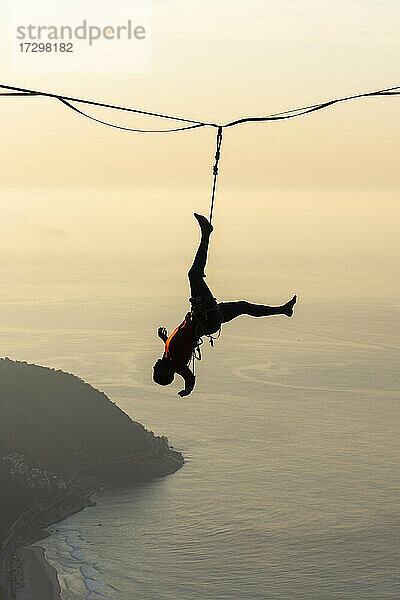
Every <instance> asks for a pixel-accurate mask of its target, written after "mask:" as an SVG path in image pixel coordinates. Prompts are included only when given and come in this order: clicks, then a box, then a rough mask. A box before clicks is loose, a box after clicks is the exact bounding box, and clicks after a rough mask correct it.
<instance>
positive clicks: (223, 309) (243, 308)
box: [218, 296, 297, 323]
mask: <svg viewBox="0 0 400 600" xmlns="http://www.w3.org/2000/svg"><path fill="white" fill-rule="evenodd" d="M296 300H297V298H296V296H293V298H292V299H291V300H289V302H286V304H283V305H282V306H265V305H263V304H252V303H251V302H246V300H240V301H239V302H220V303H219V304H218V308H219V310H220V313H221V316H222V319H223V320H222V322H223V323H228V321H232V319H236V317H239V316H240V315H250V316H251V317H269V316H271V315H286V316H287V317H291V316H292V315H293V306H294V304H295V303H296Z"/></svg>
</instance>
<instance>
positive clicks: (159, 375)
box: [153, 213, 297, 396]
mask: <svg viewBox="0 0 400 600" xmlns="http://www.w3.org/2000/svg"><path fill="white" fill-rule="evenodd" d="M194 216H195V218H196V219H197V221H198V223H199V225H200V229H201V240H200V245H199V248H198V250H197V253H196V256H195V258H194V261H193V264H192V266H191V267H190V270H189V272H188V277H189V283H190V293H191V295H192V297H191V298H190V303H191V305H192V310H191V311H190V312H188V313H187V315H186V316H185V319H184V320H183V322H182V323H181V324H180V325H179V326H178V327H177V328H176V329H175V330H174V331H173V332H172V334H171V335H170V336H168V333H167V330H166V329H165V328H164V327H159V329H158V336H159V337H160V338H161V339H162V341H163V342H164V344H165V350H164V354H163V357H162V358H161V359H159V360H157V362H156V364H155V365H154V367H153V380H154V381H155V382H156V383H158V384H159V385H169V384H170V383H172V381H173V380H174V377H175V373H177V374H178V375H180V376H181V377H182V378H183V380H184V382H185V388H184V389H183V390H181V391H180V392H178V394H179V396H188V395H189V394H190V393H191V391H192V390H193V388H194V384H195V376H194V374H193V372H192V371H191V370H190V368H189V363H190V360H191V358H192V355H193V352H194V350H195V348H196V347H197V346H198V345H199V340H200V338H201V337H202V336H204V335H208V336H212V334H214V333H217V332H218V331H219V330H220V328H221V325H222V323H227V322H228V321H232V319H235V318H236V317H239V316H240V315H250V316H252V317H268V316H270V315H286V316H287V317H291V316H292V315H293V306H294V304H295V303H296V299H297V298H296V296H293V298H292V299H291V300H289V302H286V304H283V305H282V306H265V305H263V304H252V303H251V302H247V301H245V300H240V301H238V302H217V301H216V299H215V298H214V296H213V295H212V293H211V291H210V289H209V287H208V285H207V284H206V282H205V281H204V278H205V274H204V269H205V266H206V262H207V252H208V245H209V241H210V234H211V232H212V230H213V226H212V225H211V223H210V222H209V221H208V220H207V219H206V217H204V216H203V215H199V214H197V213H194Z"/></svg>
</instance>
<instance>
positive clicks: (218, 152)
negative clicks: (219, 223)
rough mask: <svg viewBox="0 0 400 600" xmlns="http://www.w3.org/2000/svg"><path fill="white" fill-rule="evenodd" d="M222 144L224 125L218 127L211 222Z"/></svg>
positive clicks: (211, 213)
mask: <svg viewBox="0 0 400 600" xmlns="http://www.w3.org/2000/svg"><path fill="white" fill-rule="evenodd" d="M221 144H222V126H221V125H220V126H219V127H218V132H217V140H216V151H215V163H214V166H213V175H214V178H213V185H212V192H211V207H210V218H209V219H208V220H209V221H210V223H211V222H212V218H213V212H214V201H215V191H216V189H217V177H218V163H219V159H220V158H221Z"/></svg>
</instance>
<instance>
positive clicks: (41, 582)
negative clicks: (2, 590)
mask: <svg viewBox="0 0 400 600" xmlns="http://www.w3.org/2000/svg"><path fill="white" fill-rule="evenodd" d="M18 558H19V561H20V568H21V578H22V581H20V582H18V583H19V585H17V590H16V600H32V599H33V598H40V600H62V596H61V588H60V584H59V581H58V577H57V571H56V570H55V568H54V567H52V566H51V565H50V564H49V563H48V562H47V560H46V556H45V551H44V548H42V547H41V546H28V547H24V548H20V549H19V550H18Z"/></svg>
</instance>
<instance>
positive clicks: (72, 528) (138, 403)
mask: <svg viewBox="0 0 400 600" xmlns="http://www.w3.org/2000/svg"><path fill="white" fill-rule="evenodd" d="M305 287H306V286H305ZM21 290H22V288H21ZM24 290H25V291H20V294H19V302H17V301H16V300H15V298H14V299H9V301H3V304H2V311H3V312H2V314H3V318H2V327H1V330H2V340H3V347H4V348H7V354H8V355H9V356H10V358H15V359H19V360H27V361H28V362H36V363H37V364H45V365H48V366H54V367H57V368H63V369H64V370H66V371H69V372H73V373H75V374H77V375H79V376H81V377H83V378H84V379H85V380H86V381H88V382H89V383H91V384H92V385H94V386H95V387H97V388H99V389H101V390H103V391H104V392H105V393H106V394H107V395H108V396H109V397H110V398H111V399H112V400H113V401H116V402H117V403H118V404H119V405H120V406H121V407H122V408H123V409H124V410H125V411H126V412H127V413H128V414H129V415H130V416H131V417H132V418H133V419H135V420H138V421H139V422H141V423H142V424H143V425H145V426H146V427H147V428H149V429H152V430H153V431H154V432H155V433H156V434H164V435H167V436H168V438H169V442H170V444H171V445H172V446H173V447H174V448H176V449H178V450H180V451H181V452H182V453H183V454H184V457H185V461H186V462H185V465H184V467H183V468H182V469H181V470H180V471H178V472H177V473H175V474H173V475H170V476H167V477H165V478H160V479H156V480H153V481H147V482H143V483H140V484H138V485H128V484H127V485H119V486H116V487H113V488H109V489H105V490H103V491H101V492H99V493H98V494H96V496H95V497H94V499H95V500H96V502H97V506H96V507H94V508H87V509H85V510H84V511H83V512H81V513H79V514H76V515H73V516H71V517H69V518H68V519H66V520H65V521H63V522H62V523H59V524H56V525H54V526H52V527H51V528H50V531H51V535H50V537H48V538H46V539H45V540H42V541H40V542H38V544H39V545H41V546H43V547H44V548H45V550H46V556H47V559H48V561H49V562H50V563H51V564H52V565H53V566H54V567H55V568H56V569H57V572H58V576H59V581H60V584H61V588H62V595H63V598H64V600H77V599H79V600H100V599H101V600H105V599H109V600H217V599H218V600H239V599H240V600H242V599H244V598H245V599H246V600H289V599H296V600H303V599H304V600H305V599H307V600H322V599H323V600H339V599H340V600H360V599H361V598H362V599H363V600H366V599H371V600H377V599H378V598H379V600H384V599H393V600H394V599H396V600H397V599H398V598H399V595H400V589H399V576H400V564H399V560H398V551H399V547H400V526H399V523H400V520H399V506H398V498H399V483H400V475H399V469H398V457H399V451H400V442H399V440H400V435H399V434H400V431H399V414H400V406H399V389H398V373H399V361H398V359H399V342H398V339H399V337H398V336H399V306H398V304H397V305H396V303H395V302H394V301H388V302H387V303H382V302H381V303H380V304H377V303H376V302H374V301H372V299H371V300H368V299H366V298H365V297H363V298H362V299H359V298H356V297H353V298H348V299H346V298H341V299H336V300H335V301H331V300H329V299H325V298H320V299H318V298H316V297H315V294H314V296H313V297H309V298H308V297H307V296H306V295H305V294H304V293H303V295H301V294H300V297H299V302H298V306H297V309H296V316H295V317H294V318H292V319H288V318H286V317H282V316H279V317H268V318H264V319H254V318H253V319H252V318H250V317H241V318H240V319H238V320H236V321H235V322H233V323H230V324H227V325H225V326H224V328H223V331H222V336H221V338H220V339H219V340H218V341H217V342H216V344H215V347H214V348H211V347H209V346H208V342H205V344H204V345H203V360H202V361H201V362H200V363H197V365H196V368H197V385H196V389H195V391H194V393H193V394H192V395H191V396H189V397H188V398H183V399H181V398H180V397H179V396H177V394H176V392H177V391H178V390H179V389H181V388H180V387H179V385H178V384H176V383H175V384H173V386H171V387H170V388H159V387H156V386H155V385H154V384H152V382H151V366H152V364H153V363H154V361H155V359H156V358H157V353H158V354H160V353H161V352H162V346H161V342H159V341H158V340H157V339H156V334H155V332H156V327H157V326H158V325H167V326H168V327H169V329H172V327H173V326H175V325H176V324H177V323H178V322H179V318H180V317H183V316H184V313H185V310H186V306H185V303H184V298H183V299H182V298H181V300H180V302H179V301H178V299H177V300H176V303H175V301H172V300H171V299H170V298H169V299H168V305H167V306H166V307H165V306H164V307H162V308H161V309H160V310H156V307H155V304H154V298H153V300H151V299H150V297H148V298H146V296H145V295H143V293H142V292H140V293H139V292H133V291H132V290H126V289H125V290H124V289H122V288H118V289H117V288H116V287H114V289H113V292H112V294H111V293H108V295H107V294H103V293H102V291H101V290H100V289H99V288H98V287H97V288H96V291H95V292H94V291H93V290H92V294H91V295H90V294H89V295H88V294H87V293H86V292H85V293H84V294H83V293H81V294H79V293H75V294H73V293H68V294H66V293H65V292H62V293H61V292H60V291H58V292H57V293H56V292H54V293H53V295H52V294H50V295H49V297H48V298H47V299H46V300H45V301H44V300H41V301H40V303H38V300H37V298H35V297H34V295H33V294H32V293H31V292H29V291H27V289H26V288H24ZM31 291H32V290H31ZM103 291H104V290H103ZM292 291H293V290H292V289H290V290H289V293H288V294H287V296H288V297H290V293H291V292H292ZM294 291H298V290H294ZM57 294H58V295H57ZM140 294H142V295H140ZM224 299H225V300H226V299H227V298H224ZM286 299H287V298H284V300H286ZM271 303H272V302H271ZM39 304H40V306H39ZM175 304H176V305H175ZM110 307H111V308H112V310H110ZM32 323H35V326H34V327H32V325H31V324H32ZM49 323H51V324H52V325H51V327H50V326H49ZM99 444H101V440H99Z"/></svg>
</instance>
